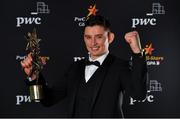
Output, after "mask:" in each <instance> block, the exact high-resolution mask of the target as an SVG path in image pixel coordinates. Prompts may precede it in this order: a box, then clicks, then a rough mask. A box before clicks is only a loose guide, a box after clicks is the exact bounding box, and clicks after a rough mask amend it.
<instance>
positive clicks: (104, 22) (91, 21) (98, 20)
mask: <svg viewBox="0 0 180 119" xmlns="http://www.w3.org/2000/svg"><path fill="white" fill-rule="evenodd" d="M95 25H99V26H102V27H104V28H105V30H109V31H110V22H109V21H108V19H107V18H105V17H103V16H101V15H96V16H91V17H89V18H88V19H87V20H86V22H85V27H87V26H95Z"/></svg>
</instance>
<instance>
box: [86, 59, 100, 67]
mask: <svg viewBox="0 0 180 119" xmlns="http://www.w3.org/2000/svg"><path fill="white" fill-rule="evenodd" d="M85 63H86V65H95V66H98V67H100V66H101V65H100V62H99V61H94V62H93V61H89V60H86V62H85Z"/></svg>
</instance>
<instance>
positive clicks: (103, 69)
mask: <svg viewBox="0 0 180 119" xmlns="http://www.w3.org/2000/svg"><path fill="white" fill-rule="evenodd" d="M112 62H113V56H112V55H110V54H109V55H108V56H107V57H106V59H105V60H104V62H103V64H102V65H101V66H100V67H99V68H98V69H97V70H96V72H95V73H94V74H93V76H92V77H91V78H92V79H90V80H97V83H96V86H95V90H94V93H93V98H92V103H91V111H92V110H93V107H94V104H95V102H96V99H97V96H98V94H99V92H100V90H101V87H102V84H103V82H104V79H105V77H106V75H107V73H108V69H109V67H110V65H111V64H112Z"/></svg>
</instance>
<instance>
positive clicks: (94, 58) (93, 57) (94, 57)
mask: <svg viewBox="0 0 180 119" xmlns="http://www.w3.org/2000/svg"><path fill="white" fill-rule="evenodd" d="M107 53H109V51H107V52H104V53H103V54H101V55H98V56H93V55H91V54H89V56H90V57H91V59H92V60H96V59H97V58H99V57H101V56H103V55H104V54H107Z"/></svg>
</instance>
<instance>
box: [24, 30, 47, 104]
mask: <svg viewBox="0 0 180 119" xmlns="http://www.w3.org/2000/svg"><path fill="white" fill-rule="evenodd" d="M25 38H26V39H27V42H28V43H27V46H26V51H28V53H29V54H28V55H27V57H26V58H25V59H24V60H23V61H21V66H22V69H23V70H24V72H25V73H26V75H27V76H28V80H29V81H30V82H31V81H35V84H33V85H30V86H29V91H30V98H31V100H34V101H35V102H40V100H41V99H43V86H42V85H41V84H39V73H40V71H41V70H42V69H43V66H44V65H45V64H46V61H47V59H44V58H42V57H41V56H39V55H40V47H39V46H40V45H39V42H40V41H41V39H39V38H38V37H37V33H36V29H33V32H32V33H30V32H28V34H27V37H25Z"/></svg>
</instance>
